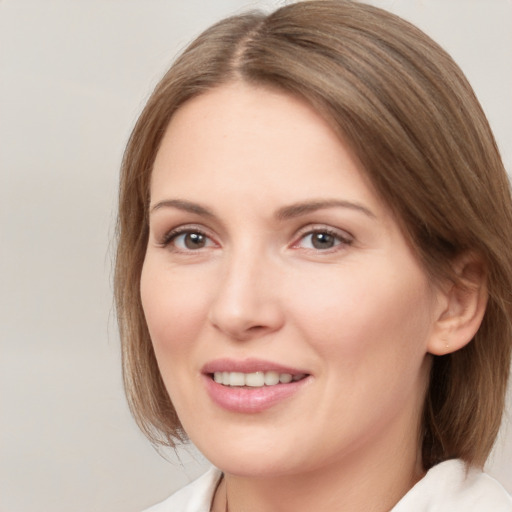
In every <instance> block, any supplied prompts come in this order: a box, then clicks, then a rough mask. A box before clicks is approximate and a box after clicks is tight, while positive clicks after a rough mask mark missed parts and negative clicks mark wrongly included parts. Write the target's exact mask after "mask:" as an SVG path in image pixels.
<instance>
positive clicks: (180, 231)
mask: <svg viewBox="0 0 512 512" xmlns="http://www.w3.org/2000/svg"><path fill="white" fill-rule="evenodd" d="M192 234H194V235H200V236H203V237H205V239H207V240H209V241H210V242H212V241H213V240H212V237H211V236H210V235H208V233H206V232H205V230H203V229H201V228H199V227H196V226H180V227H178V228H175V229H172V230H171V231H169V232H167V233H165V235H164V236H163V238H162V240H161V241H160V244H159V245H161V246H162V247H168V246H170V245H171V244H173V242H175V241H176V239H177V238H178V237H180V236H182V235H192ZM313 235H328V236H331V237H333V238H334V239H335V245H333V247H328V248H324V249H318V248H315V247H312V248H305V250H308V251H313V252H320V253H330V252H335V251H337V250H340V248H342V247H347V246H350V245H352V243H353V241H354V240H353V238H352V236H351V235H349V234H348V233H345V234H344V235H342V234H341V233H340V231H338V230H335V229H332V228H328V227H325V226H318V227H313V228H312V227H308V228H307V230H304V231H302V232H301V233H299V236H298V238H297V241H296V242H294V243H293V244H292V247H293V248H298V246H299V245H300V243H301V241H303V240H305V239H306V237H311V236H313ZM213 243H215V242H213ZM340 246H341V247H340ZM203 248H204V247H199V248H197V249H190V248H189V249H183V248H178V247H176V246H175V245H174V247H173V250H174V251H176V252H196V251H199V250H200V249H203Z"/></svg>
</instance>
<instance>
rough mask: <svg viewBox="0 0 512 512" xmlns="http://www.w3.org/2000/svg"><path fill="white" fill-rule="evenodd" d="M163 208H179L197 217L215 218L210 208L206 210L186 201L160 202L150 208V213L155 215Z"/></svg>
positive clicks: (166, 200)
mask: <svg viewBox="0 0 512 512" xmlns="http://www.w3.org/2000/svg"><path fill="white" fill-rule="evenodd" d="M161 208H177V209H178V210H183V211H186V212H189V213H195V214H196V215H202V216H203V217H214V216H215V215H214V214H213V212H212V211H211V210H209V209H208V208H205V207H204V206H201V205H200V204H197V203H193V202H192V201H185V200H184V199H165V200H164V201H159V202H158V203H156V204H155V205H153V206H152V207H151V208H150V210H149V212H150V213H153V212H155V211H157V210H160V209H161Z"/></svg>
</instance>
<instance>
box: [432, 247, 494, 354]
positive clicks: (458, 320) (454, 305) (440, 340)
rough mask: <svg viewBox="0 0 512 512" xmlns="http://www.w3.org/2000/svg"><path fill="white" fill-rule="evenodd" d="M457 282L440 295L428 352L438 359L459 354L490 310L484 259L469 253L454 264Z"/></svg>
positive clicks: (439, 293) (445, 287)
mask: <svg viewBox="0 0 512 512" xmlns="http://www.w3.org/2000/svg"><path fill="white" fill-rule="evenodd" d="M454 270H455V274H456V277H457V279H456V280H455V282H452V281H450V282H449V283H446V285H445V286H440V287H439V291H438V299H439V300H438V305H439V308H438V310H437V312H436V321H435V326H434V331H433V333H432V336H431V338H430V340H429V342H428V347H427V350H428V352H429V353H431V354H434V355H439V356H440V355H445V354H450V353H452V352H455V351H457V350H459V349H461V348H462V347H464V346H465V345H467V344H468V343H469V342H470V341H471V340H472V339H473V337H474V335H475V334H476V332H477V331H478V329H479V327H480V324H481V323H482V319H483V317H484V313H485V308H486V306H487V298H488V292H487V276H486V271H485V265H484V263H483V260H482V258H480V257H479V256H477V255H475V254H473V253H469V254H465V255H463V256H462V257H460V258H459V259H457V261H456V262H455V264H454Z"/></svg>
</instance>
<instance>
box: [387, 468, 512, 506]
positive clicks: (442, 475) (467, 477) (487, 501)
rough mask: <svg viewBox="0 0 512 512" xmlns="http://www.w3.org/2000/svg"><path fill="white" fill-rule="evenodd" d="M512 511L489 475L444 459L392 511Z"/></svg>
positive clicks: (507, 498)
mask: <svg viewBox="0 0 512 512" xmlns="http://www.w3.org/2000/svg"><path fill="white" fill-rule="evenodd" d="M490 510H492V511H493V512H512V498H511V497H510V495H509V494H508V493H507V491H505V489H504V488H503V487H502V486H501V485H500V484H499V483H498V482H497V481H496V480H494V479H493V478H491V477H490V476H489V475H487V474H485V473H483V472H482V471H480V470H479V469H476V468H469V469H467V468H466V465H465V464H464V462H462V461H460V460H448V461H445V462H442V463H441V464H438V465H437V466H434V467H433V468H431V469H430V470H429V471H428V473H427V474H426V475H425V477H424V478H423V479H422V480H420V481H419V482H418V483H417V484H416V485H415V486H414V487H413V488H412V489H411V490H410V491H409V492H408V493H407V494H406V495H405V496H404V497H403V498H402V499H401V500H400V501H399V502H398V504H397V505H396V506H395V507H394V508H393V509H392V512H409V511H411V512H412V511H415V512H430V511H432V512H434V511H435V512H458V511H460V512H488V511H490Z"/></svg>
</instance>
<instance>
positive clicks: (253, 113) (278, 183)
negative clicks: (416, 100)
mask: <svg viewBox="0 0 512 512" xmlns="http://www.w3.org/2000/svg"><path fill="white" fill-rule="evenodd" d="M150 192H151V206H150V237H149V243H148V247H147V254H146V258H145V262H144V266H143V272H142V278H141V296H142V302H143V307H144V312H145V315H146V320H147V323H148V327H149V331H150V334H151V338H152V341H153V345H154V350H155V354H156V357H157V360H158V364H159V368H160V371H161V373H162V376H163V380H164V382H165V385H166V388H167V390H168V392H169V394H170V397H171V399H172V402H173V404H174V406H175V408H176V410H177V412H178V415H179V417H180V420H181V422H182V424H183V426H184V428H185V430H186V432H187V433H188V435H189V437H190V438H191V440H192V441H193V442H194V443H195V444H196V445H197V446H198V448H199V449H200V450H201V451H202V452H203V453H204V454H205V456H206V457H207V458H208V459H209V460H211V461H212V463H213V464H215V465H216V466H217V467H219V468H220V469H221V470H222V471H223V472H224V474H225V477H224V479H223V481H222V483H221V485H220V486H219V489H218V492H217V494H216V498H215V500H214V503H213V507H212V510H224V509H225V505H226V495H227V496H228V498H229V510H230V511H231V512H236V511H240V510H243V511H244V512H256V511H264V510H273V511H283V512H284V511H288V510H290V511H291V510H293V511H302V510H304V511H306V510H307V511H310V510H331V511H338V510H339V511H341V510H343V511H344V512H349V511H356V510H357V511H360V510H365V511H382V512H384V511H387V510H389V509H390V508H392V506H393V505H394V504H395V503H396V502H397V501H398V500H399V499H400V497H401V496H403V495H404V494H405V493H406V492H407V490H408V489H410V487H411V486H412V485H413V484H414V483H415V482H416V481H417V480H418V479H419V478H421V476H422V474H423V470H422V467H421V460H420V456H419V450H418V447H419V441H418V432H419V422H420V417H421V409H422V404H423V399H424V394H425V389H426V386H427V382H428V371H429V368H430V356H429V351H432V349H433V348H435V349H436V350H437V351H438V352H439V350H440V349H439V347H440V346H441V344H440V343H441V342H440V340H439V336H440V334H439V325H438V324H439V319H440V318H443V314H446V310H447V308H448V306H447V304H448V302H447V301H448V299H447V293H446V292H443V291H441V290H439V289H438V288H435V287H433V286H432V284H431V283H430V282H429V280H428V278H427V276H426V274H425V272H424V270H423V268H422V267H421V265H420V264H419V262H418V260H417V258H416V257H415V255H414V253H413V252H412V250H411V248H410V246H409V244H408V243H407V241H406V239H405V238H404V235H403V234H402V232H401V230H400V228H399V226H398V224H397V222H396V220H395V219H394V218H393V216H392V214H391V212H390V210H389V209H388V208H387V207H386V205H385V204H383V202H382V201H381V200H380V198H379V197H378V196H377V195H376V193H375V192H374V190H373V189H372V187H371V185H370V184H369V183H368V181H367V179H366V178H365V176H364V174H363V172H362V169H361V167H360V164H359V163H358V161H357V160H356V159H355V158H354V157H353V156H352V155H351V153H350V151H349V150H348V148H347V147H346V146H345V145H344V144H343V142H342V141H341V140H340V138H339V136H337V135H336V134H335V132H334V131H333V130H332V129H331V127H330V126H329V125H328V124H327V122H326V121H325V120H324V119H322V118H321V117H320V116H319V115H318V114H317V113H316V112H315V111H314V110H313V109H312V108H311V107H310V106H308V105H307V104H306V103H304V102H303V101H302V100H300V99H298V98H295V97H293V96H290V95H287V94H284V93H282V92H277V91H274V90H271V89H268V88H256V87H254V86H249V85H244V84H242V83H233V84H229V85H223V86H221V87H219V88H216V89H214V90H212V91H210V92H208V93H206V94H203V95H201V96H199V97H196V98H194V99H192V100H190V101H189V102H187V103H186V104H185V105H184V106H183V107H182V108H181V109H180V110H179V111H178V112H177V113H176V114H175V116H174V117H173V119H172V120H171V123H170V125H169V127H168V129H167V131H166V134H165V136H164V138H163V141H162V144H161V147H160V149H159V152H158V154H157V157H156V161H155V164H154V169H153V175H152V183H151V191H150ZM333 200H335V201H343V202H344V204H342V205H330V206H325V207H322V208H313V209H311V208H309V209H307V208H306V209H304V208H303V209H302V210H300V209H295V215H293V216H290V215H289V216H283V215H282V213H283V208H287V207H288V206H290V205H295V204H298V203H300V204H302V203H304V202H309V203H310V202H311V201H319V202H321V201H327V202H329V201H333ZM170 201H171V202H170ZM172 201H187V202H189V203H193V204H194V205H196V206H195V207H194V209H193V210H195V211H192V209H191V208H189V207H186V208H184V207H183V204H184V203H176V202H174V203H172ZM189 203H187V204H189ZM197 206H200V208H198V207H197ZM201 208H202V209H206V210H208V212H209V214H208V215H207V214H205V213H204V212H202V211H201ZM279 211H281V216H279V215H277V214H276V212H279ZM287 211H288V212H290V211H292V210H290V209H288V210H287ZM176 229H178V230H184V231H185V232H186V233H188V235H187V234H183V233H182V234H181V235H176V234H174V235H173V236H174V238H172V236H170V235H169V233H172V232H173V230H176ZM312 231H314V232H317V233H326V232H327V233H330V234H331V235H332V236H333V238H332V239H328V240H331V241H332V242H333V245H332V247H328V248H323V247H322V248H318V246H315V245H314V244H313V239H312V236H311V232H312ZM198 232H199V233H202V235H203V236H204V237H205V238H202V240H203V245H202V246H201V244H199V246H197V245H196V246H194V244H193V243H191V240H192V238H191V236H192V235H191V234H193V233H198ZM170 239H171V240H170ZM324 240H325V236H324ZM187 244H188V246H187ZM327 245H329V244H327ZM190 247H191V248H190ZM195 247H197V248H195ZM443 346H444V342H443ZM251 357H256V358H260V359H265V360H268V361H272V362H276V363H280V364H283V365H287V366H292V367H294V368H299V369H301V370H302V371H304V372H305V373H308V375H309V376H308V380H307V383H306V384H305V385H304V386H302V387H301V388H300V390H299V391H298V392H297V393H295V394H294V395H292V396H291V397H289V398H287V399H286V400H283V401H281V402H279V403H277V404H276V405H274V406H273V407H270V408H269V409H267V410H265V411H262V412H258V413H253V414H247V413H237V412H233V411H227V410H225V409H223V408H222V407H219V406H218V405H217V404H215V403H214V402H213V401H212V400H211V398H210V397H209V395H208V393H207V392H206V389H205V386H204V377H203V376H202V375H201V368H202V367H203V365H204V364H206V363H207V362H209V361H211V360H214V359H218V358H232V359H237V360H244V359H246V358H251ZM191 404H193V405H191ZM369 489H371V491H370V492H369Z"/></svg>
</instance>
